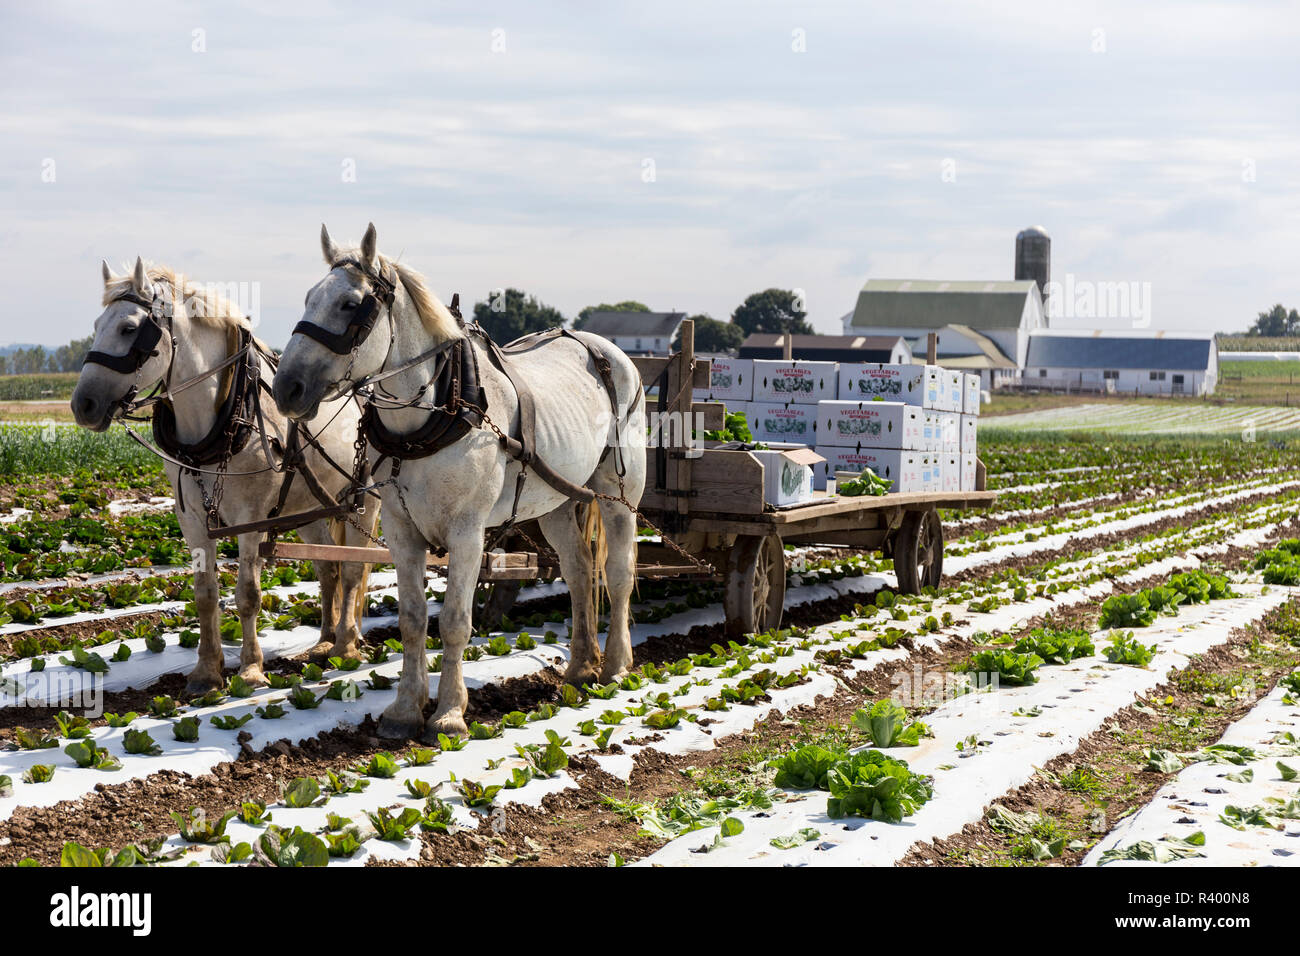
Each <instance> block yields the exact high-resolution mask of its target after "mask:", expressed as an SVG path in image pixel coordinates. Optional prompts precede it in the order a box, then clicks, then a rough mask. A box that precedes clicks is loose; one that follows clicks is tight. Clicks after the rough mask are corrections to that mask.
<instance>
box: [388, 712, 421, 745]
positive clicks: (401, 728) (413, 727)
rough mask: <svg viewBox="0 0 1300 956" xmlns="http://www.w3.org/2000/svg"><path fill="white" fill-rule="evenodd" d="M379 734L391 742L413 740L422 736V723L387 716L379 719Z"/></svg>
mask: <svg viewBox="0 0 1300 956" xmlns="http://www.w3.org/2000/svg"><path fill="white" fill-rule="evenodd" d="M378 733H379V736H380V737H386V738H388V739H389V740H413V739H415V738H416V737H418V736H419V735H420V722H419V721H418V720H402V719H401V718H397V717H388V716H386V715H385V716H383V717H380V718H379V731H378Z"/></svg>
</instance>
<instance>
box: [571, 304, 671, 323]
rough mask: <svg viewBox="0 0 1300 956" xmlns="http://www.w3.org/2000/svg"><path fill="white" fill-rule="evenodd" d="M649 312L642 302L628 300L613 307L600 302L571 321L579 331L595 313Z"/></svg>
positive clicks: (649, 309)
mask: <svg viewBox="0 0 1300 956" xmlns="http://www.w3.org/2000/svg"><path fill="white" fill-rule="evenodd" d="M650 311H652V310H651V308H650V306H648V305H646V304H645V303H644V302H634V301H632V300H631V299H628V300H627V301H626V302H619V303H616V304H614V305H610V304H608V303H606V302H602V303H601V304H600V305H589V306H587V307H586V308H585V309H583V310H582V311H581V312H579V313H578V317H577V318H576V319H574V320H573V327H574V328H575V329H581V328H582V327H583V326H585V325H586V324H587V320H588V319H590V318H591V316H592V313H595V312H650Z"/></svg>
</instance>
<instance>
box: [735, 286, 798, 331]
mask: <svg viewBox="0 0 1300 956" xmlns="http://www.w3.org/2000/svg"><path fill="white" fill-rule="evenodd" d="M807 315H808V313H807V312H805V311H804V309H803V303H802V301H801V300H800V299H799V297H798V296H797V295H795V294H794V293H793V292H792V291H790V290H789V289H767V290H765V291H763V292H755V293H754V294H753V295H751V296H750V297H749V298H748V299H746V300H745V301H744V302H743V303H742V304H741V305H740V307H739V308H737V309H736V311H735V312H733V313H732V315H731V321H732V324H734V325H736V326H738V327H739V328H740V330H741V331H742V332H744V333H745V335H753V334H754V333H755V332H771V333H782V332H788V333H790V334H792V335H809V334H811V333H812V331H813V328H812V326H811V325H809V324H808V322H807V321H806V317H807Z"/></svg>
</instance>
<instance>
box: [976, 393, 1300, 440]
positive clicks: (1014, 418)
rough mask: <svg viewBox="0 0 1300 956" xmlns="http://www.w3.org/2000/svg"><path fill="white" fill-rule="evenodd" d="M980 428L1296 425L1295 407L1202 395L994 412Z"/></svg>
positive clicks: (1197, 431)
mask: <svg viewBox="0 0 1300 956" xmlns="http://www.w3.org/2000/svg"><path fill="white" fill-rule="evenodd" d="M983 424H984V427H985V428H997V429H1033V430H1036V431H1046V432H1057V431H1094V432H1108V433H1113V434H1129V435H1148V434H1191V435H1208V434H1221V435H1232V436H1241V435H1243V434H1247V433H1249V431H1250V430H1251V429H1253V431H1254V435H1255V436H1256V437H1257V438H1259V439H1260V440H1265V439H1268V438H1277V437H1285V436H1279V435H1276V434H1274V433H1278V432H1293V431H1296V430H1300V408H1284V407H1278V406H1267V405H1211V404H1208V403H1206V402H1201V401H1181V400H1172V399H1170V400H1160V401H1145V402H1144V401H1140V400H1134V399H1130V400H1128V401H1123V402H1120V401H1111V402H1095V401H1087V402H1083V403H1081V404H1075V405H1061V406H1057V407H1053V408H1044V409H1037V410H1034V411H1025V412H1017V413H1015V414H1011V415H998V416H996V417H994V418H989V419H987V420H986V421H985V422H984V423H983Z"/></svg>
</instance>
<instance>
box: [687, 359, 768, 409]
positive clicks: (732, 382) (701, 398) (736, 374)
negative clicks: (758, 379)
mask: <svg viewBox="0 0 1300 956" xmlns="http://www.w3.org/2000/svg"><path fill="white" fill-rule="evenodd" d="M712 363H713V365H712V368H711V369H710V370H709V387H708V388H697V389H695V390H694V397H695V400H696V401H697V402H727V403H728V404H730V403H732V402H748V401H750V400H751V399H752V398H753V397H754V360H753V359H737V358H715V359H712Z"/></svg>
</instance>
